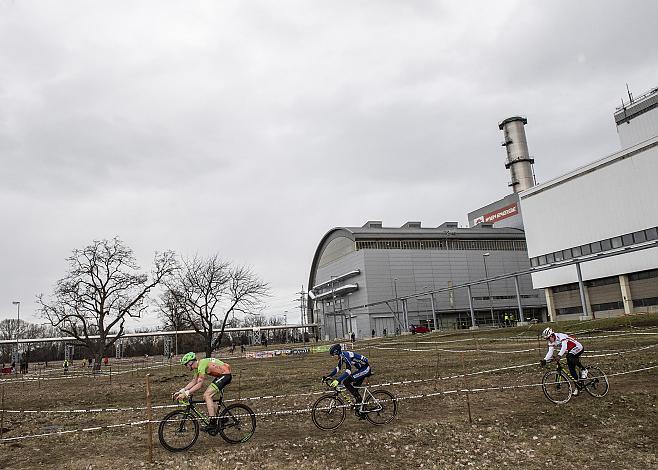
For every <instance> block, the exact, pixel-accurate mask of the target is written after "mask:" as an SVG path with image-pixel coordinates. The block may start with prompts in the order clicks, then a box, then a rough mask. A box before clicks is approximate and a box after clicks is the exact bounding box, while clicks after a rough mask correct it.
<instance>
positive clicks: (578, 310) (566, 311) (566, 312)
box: [555, 306, 583, 315]
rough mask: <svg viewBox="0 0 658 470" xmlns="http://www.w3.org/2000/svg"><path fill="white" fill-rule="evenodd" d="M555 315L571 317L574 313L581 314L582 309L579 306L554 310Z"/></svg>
mask: <svg viewBox="0 0 658 470" xmlns="http://www.w3.org/2000/svg"><path fill="white" fill-rule="evenodd" d="M555 313H557V314H558V315H572V314H574V313H583V308H582V307H581V306H577V307H564V308H556V309H555Z"/></svg>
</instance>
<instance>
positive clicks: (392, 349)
mask: <svg viewBox="0 0 658 470" xmlns="http://www.w3.org/2000/svg"><path fill="white" fill-rule="evenodd" d="M656 346H658V344H650V345H648V346H643V347H640V348H632V349H620V350H615V349H605V350H603V349H602V350H596V349H592V350H589V349H588V350H587V351H586V352H587V353H588V354H587V356H588V357H598V356H593V355H590V354H589V353H590V352H604V351H608V352H610V354H601V355H600V356H606V355H608V356H613V355H616V354H625V353H627V352H632V351H642V350H645V349H650V348H654V347H656ZM375 349H383V350H391V351H408V352H429V353H432V352H448V353H477V352H485V353H492V354H518V353H524V352H534V351H537V350H538V349H539V350H542V349H544V348H532V349H520V350H515V351H496V350H493V349H440V348H439V349H409V348H385V347H375Z"/></svg>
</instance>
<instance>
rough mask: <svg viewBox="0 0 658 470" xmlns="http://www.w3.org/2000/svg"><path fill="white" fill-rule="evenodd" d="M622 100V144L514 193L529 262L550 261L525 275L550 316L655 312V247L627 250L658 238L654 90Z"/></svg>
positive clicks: (657, 96) (657, 94) (657, 99)
mask: <svg viewBox="0 0 658 470" xmlns="http://www.w3.org/2000/svg"><path fill="white" fill-rule="evenodd" d="M629 98H630V99H629V101H628V102H627V103H623V104H622V106H621V107H619V108H618V109H617V110H616V111H615V113H614V118H615V122H616V125H617V132H618V134H619V139H620V143H621V147H622V150H620V151H619V152H616V153H614V154H612V155H609V156H607V157H604V158H601V159H600V160H597V161H594V162H592V163H590V164H588V165H585V166H583V167H581V168H577V169H575V170H573V171H571V172H569V173H567V174H564V175H562V176H560V177H558V178H555V179H552V180H550V181H547V182H545V183H542V184H539V185H536V186H533V187H530V188H528V189H525V190H524V191H522V192H520V194H519V197H520V206H521V208H522V211H523V225H524V228H525V233H526V241H527V245H528V255H529V257H530V258H531V264H532V266H533V267H537V268H541V267H547V266H554V267H556V269H550V270H546V271H541V272H537V273H533V274H532V282H533V285H534V287H535V288H539V289H543V290H544V295H545V297H546V303H547V308H548V312H549V316H550V318H551V320H558V319H575V318H583V319H587V318H591V317H592V316H594V317H603V316H613V315H621V314H624V313H626V314H630V313H636V312H648V311H656V310H658V248H655V247H654V248H649V249H644V250H642V251H633V250H634V249H635V248H638V247H642V246H644V245H647V246H649V245H651V246H656V240H658V185H657V184H656V178H657V177H658V88H656V89H653V90H651V91H649V92H648V93H645V94H643V95H642V96H640V97H637V98H633V97H632V96H631V95H630V94H629ZM616 252H619V253H623V254H619V255H618V256H612V257H604V255H608V254H611V253H616ZM597 258H599V259H597ZM574 261H582V262H577V263H574ZM566 262H570V263H571V264H570V265H569V266H563V267H559V266H560V264H561V263H566ZM583 303H584V304H585V308H583Z"/></svg>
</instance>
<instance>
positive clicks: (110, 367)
mask: <svg viewBox="0 0 658 470" xmlns="http://www.w3.org/2000/svg"><path fill="white" fill-rule="evenodd" d="M109 369H110V385H112V366H109Z"/></svg>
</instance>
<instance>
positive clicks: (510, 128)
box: [498, 116, 535, 193]
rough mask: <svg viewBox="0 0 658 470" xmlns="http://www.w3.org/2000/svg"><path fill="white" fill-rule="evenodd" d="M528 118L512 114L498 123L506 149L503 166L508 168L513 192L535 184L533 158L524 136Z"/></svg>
mask: <svg viewBox="0 0 658 470" xmlns="http://www.w3.org/2000/svg"><path fill="white" fill-rule="evenodd" d="M527 123H528V120H527V119H526V118H524V117H520V116H513V117H510V118H507V119H505V120H504V121H503V122H501V123H500V124H498V128H499V129H500V130H501V131H503V134H504V136H505V141H504V142H503V146H504V147H505V148H506V149H507V160H506V161H505V168H507V169H509V172H510V175H511V177H512V181H511V183H510V184H509V186H511V187H512V189H513V191H514V192H515V193H518V192H521V191H523V190H525V189H528V188H532V187H533V186H534V185H535V176H534V173H533V171H532V165H533V164H534V163H535V160H534V159H532V158H530V153H529V152H528V141H527V140H526V137H525V128H524V126H525V125H526V124H527Z"/></svg>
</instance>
